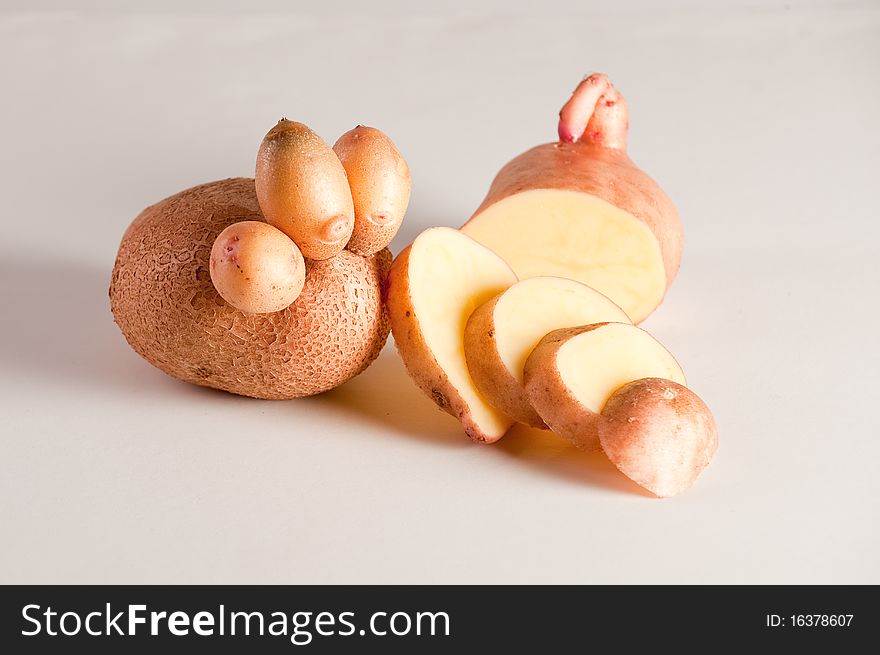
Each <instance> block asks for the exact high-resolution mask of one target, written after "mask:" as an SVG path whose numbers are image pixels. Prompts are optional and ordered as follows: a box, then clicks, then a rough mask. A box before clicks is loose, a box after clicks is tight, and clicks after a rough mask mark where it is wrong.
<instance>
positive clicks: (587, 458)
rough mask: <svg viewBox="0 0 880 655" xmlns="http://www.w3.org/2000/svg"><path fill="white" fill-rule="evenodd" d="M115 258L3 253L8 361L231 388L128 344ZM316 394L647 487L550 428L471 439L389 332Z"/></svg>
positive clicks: (589, 478)
mask: <svg viewBox="0 0 880 655" xmlns="http://www.w3.org/2000/svg"><path fill="white" fill-rule="evenodd" d="M111 264H112V262H108V265H107V267H106V269H105V268H103V267H101V266H98V265H95V264H93V263H88V262H78V261H73V260H69V261H59V260H54V259H52V258H51V257H46V256H43V255H40V254H36V253H35V254H34V255H33V256H32V257H30V258H27V259H15V258H4V259H3V260H2V263H0V293H2V298H3V303H4V307H5V311H4V316H3V320H2V321H0V361H2V366H3V370H4V371H6V372H9V373H14V374H15V375H17V376H19V377H21V378H23V379H40V380H44V381H49V382H57V383H59V384H66V385H76V386H77V387H80V388H81V387H84V386H85V387H91V388H94V389H114V390H116V391H119V390H127V391H130V392H132V393H137V394H139V395H141V396H143V395H145V393H146V392H147V390H152V392H153V393H155V394H159V395H162V394H165V393H173V394H175V395H179V394H181V393H193V394H194V395H195V396H199V395H201V394H205V393H207V394H212V393H216V394H217V396H216V399H219V398H220V397H221V396H220V394H224V393H225V392H221V391H216V392H215V391H213V390H208V389H203V388H201V387H196V386H193V385H189V384H185V383H183V382H180V381H178V380H175V379H173V378H171V377H169V376H167V375H165V374H164V373H162V372H160V371H158V370H157V369H155V368H153V367H152V366H150V365H149V364H148V363H147V362H145V361H143V360H142V359H141V358H140V356H138V355H137V354H136V353H135V352H134V351H132V350H131V348H129V346H128V344H127V343H126V342H125V339H124V337H123V336H122V334H121V333H120V331H119V329H118V328H117V327H116V325H115V324H114V323H113V316H112V314H111V313H110V302H109V299H108V296H107V289H108V286H109V283H110V267H111ZM233 398H237V399H239V400H245V399H242V398H240V397H236V396H233ZM310 400H312V401H314V402H318V403H320V404H328V405H330V406H331V407H332V408H333V411H347V412H353V413H356V414H357V415H358V416H359V417H360V418H362V419H365V420H368V421H371V422H373V423H376V424H379V425H382V426H384V427H386V428H388V429H389V431H390V432H392V433H394V434H396V435H397V436H400V437H404V438H410V439H412V438H415V439H419V440H421V441H424V442H425V443H429V444H431V445H432V446H441V447H445V448H462V449H463V448H488V449H491V451H492V452H493V453H496V454H497V455H498V456H502V457H507V458H512V459H514V460H516V461H518V462H521V463H522V464H523V465H524V466H527V467H529V468H532V469H535V470H537V471H540V472H541V473H544V474H546V475H549V476H551V477H555V478H557V479H558V478H563V479H567V480H570V481H572V482H574V483H577V484H583V485H588V486H596V487H604V488H608V489H614V490H619V491H628V492H630V493H639V494H643V495H644V494H646V493H647V492H644V491H642V490H641V488H640V487H638V486H637V485H636V484H634V483H632V482H630V481H629V480H628V479H627V478H625V477H624V476H623V475H622V474H620V473H619V472H618V471H617V469H615V468H614V466H613V465H612V464H611V463H610V462H609V461H608V460H607V459H606V458H605V456H604V455H603V454H602V453H584V452H581V451H578V450H577V449H576V448H574V447H573V446H571V445H569V444H568V443H567V442H565V441H564V440H562V439H560V438H559V437H557V436H555V435H553V434H551V433H550V432H547V431H545V430H532V429H528V428H525V427H522V426H517V427H514V428H513V429H512V430H511V431H510V433H508V434H507V436H505V437H504V438H503V439H501V441H499V442H498V443H496V444H493V445H489V446H482V445H478V444H474V443H472V442H470V441H469V440H468V438H467V437H466V436H465V435H464V433H463V431H462V429H461V427H460V425H459V424H458V422H457V421H455V420H454V419H453V418H452V417H450V416H448V415H447V414H444V413H443V412H441V411H440V410H439V409H438V408H437V407H436V406H435V405H434V404H433V403H432V402H431V401H430V400H429V399H428V398H426V397H425V396H424V394H422V392H421V391H420V390H419V389H418V388H417V387H416V386H415V384H414V383H413V381H412V380H411V379H410V378H409V376H408V375H407V373H406V370H405V369H404V366H403V363H402V362H401V360H400V358H399V357H398V355H397V353H396V352H395V351H394V346H393V343H391V342H390V341H389V344H388V346H386V348H385V349H384V350H383V351H382V353H381V354H380V355H379V357H378V359H377V360H376V361H375V362H374V363H373V364H372V366H370V367H369V368H368V369H367V370H366V371H365V372H364V373H362V374H361V375H359V376H357V377H356V378H354V379H353V380H351V381H350V382H348V383H346V384H344V385H342V386H341V387H338V388H336V389H333V390H332V391H328V392H326V393H324V394H321V395H319V396H315V397H313V398H312V399H310ZM253 402H254V403H258V404H259V403H263V402H273V403H274V402H292V403H296V402H299V401H297V400H291V401H260V400H253ZM246 404H247V403H246ZM246 404H245V406H246Z"/></svg>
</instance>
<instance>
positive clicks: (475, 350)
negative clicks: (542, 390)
mask: <svg viewBox="0 0 880 655" xmlns="http://www.w3.org/2000/svg"><path fill="white" fill-rule="evenodd" d="M603 321H618V322H621V323H629V322H630V320H629V317H628V316H627V315H626V313H625V312H624V311H623V310H622V309H621V308H620V307H618V306H617V305H615V304H614V303H613V302H612V301H611V300H609V299H608V298H607V297H605V296H603V295H602V294H601V293H599V292H598V291H596V290H595V289H592V288H590V287H588V286H586V285H585V284H581V283H580V282H576V281H574V280H569V279H565V278H560V277H546V276H542V277H534V278H531V279H528V280H523V281H521V282H517V283H516V284H514V285H513V286H512V287H510V288H509V289H508V290H507V291H505V292H504V293H502V294H500V295H498V296H496V297H495V298H493V299H492V300H490V301H489V302H487V303H485V304H483V305H481V306H480V307H478V308H477V309H476V310H475V311H474V313H473V314H471V317H470V319H469V320H468V322H467V326H466V327H465V332H464V352H465V355H466V357H467V364H468V368H469V369H470V372H471V376H472V377H473V379H474V383H475V384H476V385H477V389H479V391H480V393H482V394H483V397H485V398H486V399H487V400H489V402H491V403H492V404H493V405H494V406H495V407H497V408H498V409H500V410H501V411H502V412H504V413H505V414H507V415H508V416H510V417H511V418H512V419H514V420H516V421H519V422H520V423H525V424H526V425H531V426H532V427H536V428H546V427H547V426H546V424H545V423H544V421H543V420H541V417H540V416H538V413H537V412H536V411H535V410H534V408H533V407H532V406H531V404H530V403H529V401H528V398H526V391H525V389H524V388H523V366H524V365H525V363H526V359H527V358H528V356H529V354H530V353H531V352H532V350H533V349H534V347H535V346H537V345H538V342H539V341H540V340H541V339H542V338H543V337H544V335H546V334H547V333H548V332H552V331H553V330H558V329H560V328H567V327H576V326H579V325H589V324H592V323H600V322H603Z"/></svg>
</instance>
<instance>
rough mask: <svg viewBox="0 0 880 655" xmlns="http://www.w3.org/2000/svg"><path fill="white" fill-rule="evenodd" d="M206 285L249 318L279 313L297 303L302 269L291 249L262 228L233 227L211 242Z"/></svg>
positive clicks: (286, 241) (277, 232) (278, 234)
mask: <svg viewBox="0 0 880 655" xmlns="http://www.w3.org/2000/svg"><path fill="white" fill-rule="evenodd" d="M210 271H211V281H212V282H213V283H214V288H215V289H217V293H219V294H220V295H221V296H222V297H223V299H224V300H225V301H226V302H228V303H229V304H230V305H232V306H233V307H235V308H236V309H240V310H241V311H243V312H247V313H249V314H268V313H271V312H279V311H281V310H282V309H285V308H286V307H289V306H290V304H291V303H292V302H293V301H294V300H296V299H297V297H298V296H299V294H300V291H302V288H303V284H305V278H306V266H305V262H304V261H303V256H302V253H300V251H299V248H297V247H296V244H295V243H294V242H293V241H291V240H290V238H289V237H288V236H287V235H286V234H284V233H283V232H282V231H281V230H278V229H276V228H274V227H272V226H271V225H269V224H267V223H261V222H259V221H241V222H240V223H233V224H232V225H230V226H229V227H227V228H226V229H225V230H223V231H222V232H221V233H220V234H219V236H218V237H217V238H216V239H215V240H214V245H213V247H212V248H211V260H210Z"/></svg>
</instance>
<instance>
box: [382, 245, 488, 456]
mask: <svg viewBox="0 0 880 655" xmlns="http://www.w3.org/2000/svg"><path fill="white" fill-rule="evenodd" d="M411 252H412V246H409V247H407V248H406V249H405V250H403V251H402V252H401V253H400V254H399V255H397V257H396V258H395V260H394V263H393V264H392V265H391V270H390V271H389V272H388V278H387V285H386V290H385V292H386V306H387V310H388V318H389V319H390V321H391V334H392V335H394V343H395V344H396V346H397V351H398V352H399V353H400V358H401V359H402V360H403V363H404V365H405V366H406V370H407V373H409V375H410V377H411V378H412V379H413V381H414V382H415V383H416V385H417V386H418V387H419V389H421V390H422V391H423V392H424V393H425V394H427V396H428V397H429V398H430V399H431V400H433V401H434V403H435V404H436V405H437V407H439V408H440V409H442V410H443V411H444V412H446V413H447V414H450V415H451V416H454V417H455V418H457V419H458V420H459V421H461V424H462V426H463V427H464V431H465V433H466V434H467V435H468V437H470V438H471V439H473V440H474V441H477V442H480V443H490V442H492V441H496V440H497V439H496V438H494V437H490V436H488V435H486V434H484V433H483V431H482V430H481V429H480V428H479V426H477V424H476V423H475V422H474V421H473V419H472V418H471V412H470V408H469V407H468V405H467V403H466V402H465V401H464V399H463V398H462V397H461V394H459V393H458V391H457V390H456V388H455V387H454V386H453V384H452V383H451V382H450V381H449V378H448V377H447V375H446V373H445V372H444V371H443V369H442V367H441V366H440V364H439V363H438V362H437V360H436V359H435V358H434V355H433V354H432V352H431V349H430V348H429V347H428V345H427V343H426V342H425V338H424V336H423V335H422V331H421V328H420V327H419V321H418V319H417V318H416V312H415V310H414V309H413V305H412V301H411V300H410V284H409V256H410V253H411Z"/></svg>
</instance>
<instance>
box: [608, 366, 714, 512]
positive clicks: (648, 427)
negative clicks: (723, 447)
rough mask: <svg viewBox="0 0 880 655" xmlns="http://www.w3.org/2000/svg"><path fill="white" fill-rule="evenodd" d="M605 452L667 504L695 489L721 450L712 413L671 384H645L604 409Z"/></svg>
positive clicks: (625, 390)
mask: <svg viewBox="0 0 880 655" xmlns="http://www.w3.org/2000/svg"><path fill="white" fill-rule="evenodd" d="M599 439H600V441H601V444H602V449H603V450H604V451H605V454H606V455H607V456H608V459H610V460H611V461H612V462H613V463H614V465H615V466H616V467H617V468H618V469H620V471H621V472H622V473H623V474H624V475H626V476H627V477H628V478H630V479H631V480H633V481H635V482H637V483H638V484H640V485H641V486H643V487H644V488H646V489H647V490H648V491H650V492H652V493H653V494H655V495H657V496H660V497H661V498H667V497H669V496H674V495H676V494H678V493H681V492H682V491H684V490H685V489H687V488H689V487H690V486H691V485H692V484H693V483H694V481H695V480H696V479H697V476H699V475H700V473H701V472H702V470H703V469H704V468H705V467H706V466H707V465H708V464H709V461H710V460H711V459H712V456H713V455H714V454H715V451H716V450H717V448H718V431H717V428H716V426H715V419H714V418H713V417H712V412H711V411H710V410H709V408H708V407H707V406H706V403H704V402H703V401H702V400H701V399H700V397H699V396H697V395H696V394H695V393H694V392H693V391H691V390H690V389H688V388H687V387H684V386H682V385H680V384H678V383H676V382H673V381H671V380H664V379H661V378H644V379H642V380H636V381H634V382H630V383H629V384H626V385H624V386H622V387H621V388H620V389H618V390H617V391H615V392H614V394H612V396H611V398H609V399H608V402H607V403H606V404H605V407H604V408H603V409H602V417H601V419H600V421H599Z"/></svg>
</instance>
